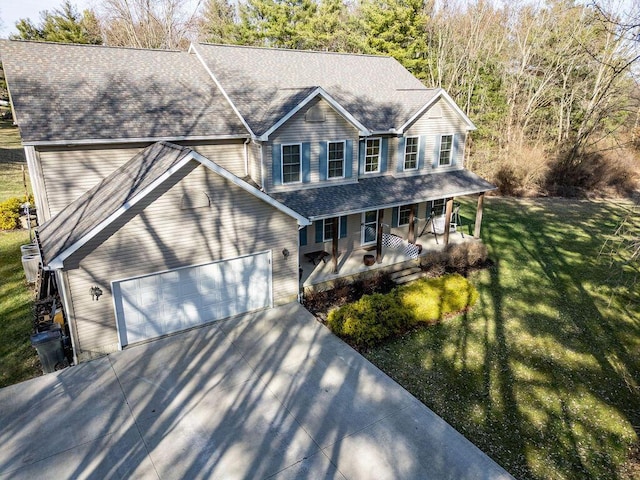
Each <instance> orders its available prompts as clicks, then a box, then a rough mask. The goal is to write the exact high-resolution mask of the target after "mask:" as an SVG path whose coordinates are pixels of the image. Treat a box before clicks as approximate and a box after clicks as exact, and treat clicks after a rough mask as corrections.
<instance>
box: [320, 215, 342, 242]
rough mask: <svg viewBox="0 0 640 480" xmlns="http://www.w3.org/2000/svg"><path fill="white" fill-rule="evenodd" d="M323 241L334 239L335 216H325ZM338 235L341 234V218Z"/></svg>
mask: <svg viewBox="0 0 640 480" xmlns="http://www.w3.org/2000/svg"><path fill="white" fill-rule="evenodd" d="M322 235H323V236H322V241H323V242H330V241H332V240H333V218H325V219H324V225H323V226H322ZM338 236H340V220H339V219H338Z"/></svg>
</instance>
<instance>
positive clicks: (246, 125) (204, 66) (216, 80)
mask: <svg viewBox="0 0 640 480" xmlns="http://www.w3.org/2000/svg"><path fill="white" fill-rule="evenodd" d="M189 53H195V55H196V57H197V58H198V60H199V61H200V63H201V64H202V67H203V68H204V69H205V70H206V72H207V73H208V74H209V76H210V77H211V80H213V82H214V83H215V84H216V87H218V89H219V90H220V92H221V93H222V95H223V96H224V98H225V99H226V100H227V102H229V105H231V108H232V109H233V111H234V112H235V114H236V115H237V116H238V118H239V119H240V121H241V122H242V124H243V125H244V127H245V128H246V129H247V131H248V132H249V133H250V134H251V137H252V138H255V136H256V134H255V133H253V130H251V127H249V124H248V123H247V121H246V120H245V119H244V117H243V116H242V114H241V113H240V110H238V108H237V107H236V105H235V104H234V103H233V102H232V101H231V98H230V97H229V95H228V94H227V91H226V90H225V89H224V88H222V84H221V83H220V81H219V80H218V78H217V77H216V76H215V75H214V74H213V72H212V71H211V69H210V68H209V65H207V63H206V62H205V61H204V58H202V55H201V54H200V52H199V51H198V49H197V48H196V46H195V44H193V43H191V45H189Z"/></svg>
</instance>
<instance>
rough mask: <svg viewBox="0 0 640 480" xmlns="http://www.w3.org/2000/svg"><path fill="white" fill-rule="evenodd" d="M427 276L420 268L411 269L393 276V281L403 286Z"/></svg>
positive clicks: (395, 273)
mask: <svg viewBox="0 0 640 480" xmlns="http://www.w3.org/2000/svg"><path fill="white" fill-rule="evenodd" d="M426 275H427V272H425V271H423V270H422V269H421V268H420V267H411V268H406V269H404V270H400V271H398V272H394V273H393V274H391V279H392V280H393V281H394V283H395V284H396V285H402V284H403V283H408V282H411V281H413V280H417V279H418V278H422V277H424V276H426Z"/></svg>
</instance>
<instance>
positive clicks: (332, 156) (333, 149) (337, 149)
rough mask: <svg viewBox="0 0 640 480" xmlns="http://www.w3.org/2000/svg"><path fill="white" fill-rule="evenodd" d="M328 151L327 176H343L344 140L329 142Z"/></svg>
mask: <svg viewBox="0 0 640 480" xmlns="http://www.w3.org/2000/svg"><path fill="white" fill-rule="evenodd" d="M328 152H329V158H328V162H327V168H328V172H327V177H328V178H342V177H344V142H329V149H328Z"/></svg>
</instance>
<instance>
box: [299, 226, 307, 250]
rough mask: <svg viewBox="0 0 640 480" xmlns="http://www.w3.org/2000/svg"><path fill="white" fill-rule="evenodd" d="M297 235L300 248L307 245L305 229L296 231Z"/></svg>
mask: <svg viewBox="0 0 640 480" xmlns="http://www.w3.org/2000/svg"><path fill="white" fill-rule="evenodd" d="M298 232H299V233H298V235H299V238H300V246H301V247H304V246H305V245H306V244H307V227H304V228H301V229H300V230H298Z"/></svg>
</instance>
